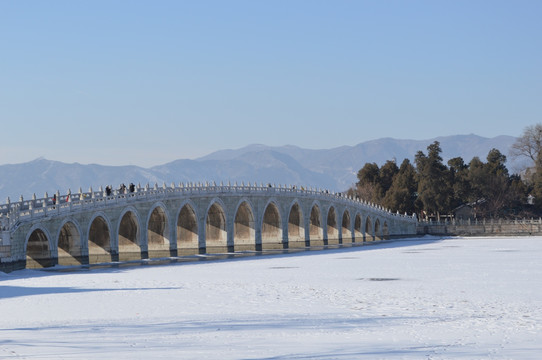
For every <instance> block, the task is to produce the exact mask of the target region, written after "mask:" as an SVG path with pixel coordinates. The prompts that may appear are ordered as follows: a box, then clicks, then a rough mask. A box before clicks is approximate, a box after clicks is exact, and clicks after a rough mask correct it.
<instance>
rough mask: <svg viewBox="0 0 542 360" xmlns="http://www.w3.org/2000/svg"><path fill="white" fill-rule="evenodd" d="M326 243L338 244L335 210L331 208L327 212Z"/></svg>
mask: <svg viewBox="0 0 542 360" xmlns="http://www.w3.org/2000/svg"><path fill="white" fill-rule="evenodd" d="M327 243H328V244H338V243H339V228H338V227H337V214H336V213H335V208H334V207H333V206H332V207H330V208H329V211H328V212H327Z"/></svg>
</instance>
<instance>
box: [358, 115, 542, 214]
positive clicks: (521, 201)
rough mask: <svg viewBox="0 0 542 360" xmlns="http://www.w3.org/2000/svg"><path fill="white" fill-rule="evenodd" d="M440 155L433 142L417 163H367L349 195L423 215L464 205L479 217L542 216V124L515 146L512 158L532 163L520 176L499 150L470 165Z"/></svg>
mask: <svg viewBox="0 0 542 360" xmlns="http://www.w3.org/2000/svg"><path fill="white" fill-rule="evenodd" d="M441 153H442V149H441V147H440V143H439V142H438V141H435V142H433V143H432V144H430V145H429V146H428V147H427V152H426V153H424V152H423V151H418V152H417V153H416V154H415V157H414V164H412V163H411V162H410V160H409V159H404V160H403V161H402V163H401V164H400V165H399V166H398V165H397V163H396V161H395V160H388V161H387V162H386V163H385V164H383V165H382V166H381V167H379V166H378V165H377V164H376V163H374V162H373V163H366V164H365V165H364V166H363V168H361V169H360V170H359V171H358V174H357V178H358V182H357V183H356V185H355V186H354V187H352V188H351V189H350V190H349V194H350V195H353V196H358V197H360V198H362V199H364V200H366V201H370V202H373V203H376V204H380V205H382V206H384V207H385V208H387V209H390V210H392V211H399V212H400V213H408V214H412V213H416V214H418V216H419V217H420V218H426V217H434V218H440V217H441V216H443V215H446V216H449V215H451V214H453V212H454V209H457V208H458V207H460V206H461V205H465V204H468V205H469V206H471V207H472V208H475V209H476V216H477V217H480V218H514V217H531V216H540V215H541V214H542V124H538V125H535V126H529V127H527V128H526V129H525V130H524V133H523V135H522V136H521V137H520V138H518V139H517V141H516V142H515V143H514V145H513V146H512V151H511V154H512V156H517V157H520V156H525V157H528V158H530V159H531V160H532V161H533V166H531V167H529V168H527V169H524V170H523V171H522V172H521V174H510V173H509V171H508V169H507V168H506V161H507V158H506V156H505V155H504V154H502V153H501V152H500V151H499V150H497V149H492V150H490V151H489V153H488V154H487V157H486V158H485V161H484V160H482V159H480V158H479V157H474V158H472V159H471V160H470V162H468V163H466V162H465V160H464V159H462V158H461V157H455V158H453V159H450V160H448V162H447V164H444V163H443V159H442V157H441ZM529 198H530V199H529ZM530 200H533V201H530Z"/></svg>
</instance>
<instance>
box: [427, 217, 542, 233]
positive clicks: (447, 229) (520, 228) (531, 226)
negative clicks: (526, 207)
mask: <svg viewBox="0 0 542 360" xmlns="http://www.w3.org/2000/svg"><path fill="white" fill-rule="evenodd" d="M417 233H418V235H450V236H534V235H541V236H542V220H541V219H536V220H534V219H531V220H526V219H524V220H502V219H500V220H482V221H447V222H419V223H418V225H417Z"/></svg>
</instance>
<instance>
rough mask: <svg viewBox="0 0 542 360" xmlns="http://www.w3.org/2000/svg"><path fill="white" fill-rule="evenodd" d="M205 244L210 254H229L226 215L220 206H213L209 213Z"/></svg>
mask: <svg viewBox="0 0 542 360" xmlns="http://www.w3.org/2000/svg"><path fill="white" fill-rule="evenodd" d="M205 244H206V248H207V252H208V253H213V252H228V233H227V230H226V214H225V213H224V210H223V209H222V206H220V205H219V204H216V203H215V204H213V205H212V206H211V207H210V208H209V211H208V212H207V221H206V226H205Z"/></svg>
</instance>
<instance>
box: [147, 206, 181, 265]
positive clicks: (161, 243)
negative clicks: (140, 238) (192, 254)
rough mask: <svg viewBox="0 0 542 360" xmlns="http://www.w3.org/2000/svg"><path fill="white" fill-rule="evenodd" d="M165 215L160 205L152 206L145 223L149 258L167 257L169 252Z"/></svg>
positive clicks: (169, 254) (170, 254)
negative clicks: (152, 208) (147, 221)
mask: <svg viewBox="0 0 542 360" xmlns="http://www.w3.org/2000/svg"><path fill="white" fill-rule="evenodd" d="M167 230H168V226H167V217H166V213H165V211H164V209H163V208H162V207H160V206H158V207H156V208H154V210H153V211H152V213H151V216H150V218H149V223H148V225H147V246H148V252H149V258H158V257H168V256H172V255H175V254H172V253H171V250H170V243H169V238H168V236H167Z"/></svg>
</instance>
